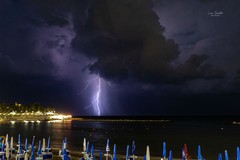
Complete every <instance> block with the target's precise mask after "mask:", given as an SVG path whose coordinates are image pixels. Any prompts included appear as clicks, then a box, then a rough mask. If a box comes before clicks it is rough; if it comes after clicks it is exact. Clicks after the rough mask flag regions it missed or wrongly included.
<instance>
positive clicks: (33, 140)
mask: <svg viewBox="0 0 240 160" xmlns="http://www.w3.org/2000/svg"><path fill="white" fill-rule="evenodd" d="M34 143H35V136H33V138H32V147H33V146H34Z"/></svg>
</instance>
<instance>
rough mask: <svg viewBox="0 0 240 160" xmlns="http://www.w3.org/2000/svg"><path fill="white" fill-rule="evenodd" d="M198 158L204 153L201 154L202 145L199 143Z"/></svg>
mask: <svg viewBox="0 0 240 160" xmlns="http://www.w3.org/2000/svg"><path fill="white" fill-rule="evenodd" d="M197 158H198V159H200V160H201V159H202V154H201V146H200V145H198V157H197Z"/></svg>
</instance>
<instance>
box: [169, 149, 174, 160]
mask: <svg viewBox="0 0 240 160" xmlns="http://www.w3.org/2000/svg"><path fill="white" fill-rule="evenodd" d="M168 160H173V153H172V150H170V151H169V156H168Z"/></svg>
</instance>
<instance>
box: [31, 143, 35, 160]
mask: <svg viewBox="0 0 240 160" xmlns="http://www.w3.org/2000/svg"><path fill="white" fill-rule="evenodd" d="M31 160H35V155H34V143H32V155H31Z"/></svg>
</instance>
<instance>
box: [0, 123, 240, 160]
mask: <svg viewBox="0 0 240 160" xmlns="http://www.w3.org/2000/svg"><path fill="white" fill-rule="evenodd" d="M19 133H20V134H21V137H22V139H23V141H25V138H26V137H28V138H29V142H31V139H32V136H36V142H38V140H40V139H42V138H48V137H49V136H50V137H51V140H52V147H53V148H60V147H61V146H62V140H63V139H64V138H65V137H67V139H68V148H69V149H70V150H71V151H74V152H79V154H80V152H81V151H82V142H83V138H87V140H88V141H90V143H91V144H94V145H95V148H96V152H98V151H99V150H102V151H104V150H105V143H106V140H107V139H110V145H111V148H112V147H113V144H114V143H116V144H117V150H118V153H119V154H125V149H126V146H127V145H128V144H129V145H131V142H132V140H135V142H136V145H137V153H138V155H140V156H143V155H144V152H145V147H146V145H150V150H151V155H153V156H160V155H161V152H162V142H163V141H166V142H167V149H168V150H169V149H170V148H171V149H172V150H173V153H174V157H180V156H181V148H182V146H183V144H184V143H186V144H187V145H188V150H189V152H190V154H191V155H192V157H194V158H195V157H196V156H197V145H198V144H201V147H202V154H203V156H204V157H205V158H207V159H217V154H218V152H222V153H223V151H224V150H225V149H227V150H228V152H229V156H230V159H235V158H236V156H235V152H236V147H237V146H239V145H240V141H239V135H240V126H239V125H225V124H223V123H222V122H190V121H177V122H172V123H159V122H147V121H146V122H117V121H114V122H98V121H65V122H58V123H56V122H55V123H53V122H51V123H49V122H41V123H37V122H34V123H32V122H28V123H24V122H16V123H10V122H9V123H0V135H5V134H9V136H13V137H14V141H15V143H16V141H17V137H18V134H19ZM79 158H80V157H79Z"/></svg>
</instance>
